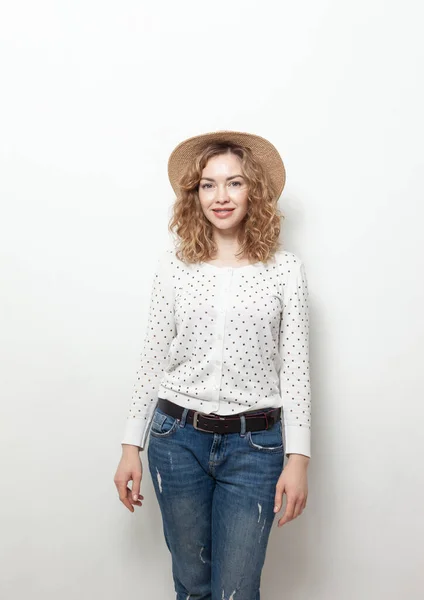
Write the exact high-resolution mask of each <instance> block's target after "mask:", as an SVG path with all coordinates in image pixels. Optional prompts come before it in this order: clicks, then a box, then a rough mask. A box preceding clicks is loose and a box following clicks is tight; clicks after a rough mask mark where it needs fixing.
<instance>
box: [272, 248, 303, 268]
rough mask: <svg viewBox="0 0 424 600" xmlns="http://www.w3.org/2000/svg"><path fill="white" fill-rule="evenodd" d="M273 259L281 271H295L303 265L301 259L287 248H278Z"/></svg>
mask: <svg viewBox="0 0 424 600" xmlns="http://www.w3.org/2000/svg"><path fill="white" fill-rule="evenodd" d="M275 260H276V263H277V265H278V267H279V269H280V271H281V272H284V273H288V274H289V273H291V272H294V273H297V272H299V270H300V269H301V268H302V266H303V261H302V259H301V258H300V257H299V256H298V255H297V254H294V253H293V252H289V251H288V250H278V251H277V252H276V253H275Z"/></svg>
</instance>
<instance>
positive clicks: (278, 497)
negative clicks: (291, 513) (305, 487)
mask: <svg viewBox="0 0 424 600" xmlns="http://www.w3.org/2000/svg"><path fill="white" fill-rule="evenodd" d="M283 492H284V485H278V484H277V485H276V487H275V498H274V513H276V512H278V511H279V510H281V507H282V506H283Z"/></svg>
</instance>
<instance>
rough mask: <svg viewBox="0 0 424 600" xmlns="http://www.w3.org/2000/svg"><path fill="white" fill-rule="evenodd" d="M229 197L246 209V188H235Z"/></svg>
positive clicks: (247, 195)
mask: <svg viewBox="0 0 424 600" xmlns="http://www.w3.org/2000/svg"><path fill="white" fill-rule="evenodd" d="M231 197H232V198H233V199H234V201H235V202H237V204H238V205H239V206H242V207H244V208H246V210H247V206H248V197H249V192H248V190H246V189H244V190H237V189H236V190H234V191H233V193H232V194H231Z"/></svg>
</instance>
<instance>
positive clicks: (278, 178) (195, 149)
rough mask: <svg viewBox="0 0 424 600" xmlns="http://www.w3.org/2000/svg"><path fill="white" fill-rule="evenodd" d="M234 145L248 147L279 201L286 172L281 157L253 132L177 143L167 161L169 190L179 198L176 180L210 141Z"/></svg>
mask: <svg viewBox="0 0 424 600" xmlns="http://www.w3.org/2000/svg"><path fill="white" fill-rule="evenodd" d="M226 141H229V142H234V143H236V144H241V145H243V146H247V147H248V148H250V150H251V151H252V153H253V156H254V157H255V158H256V160H258V161H259V162H260V163H261V165H262V166H263V167H264V168H265V169H266V170H267V172H268V173H269V176H270V178H271V181H272V184H273V187H274V189H275V191H276V198H279V197H280V195H281V192H282V191H283V189H284V185H285V182H286V170H285V168H284V163H283V161H282V158H281V156H280V154H279V152H278V150H277V149H276V148H275V146H274V145H273V144H271V142H269V141H268V140H266V139H265V138H263V137H261V136H259V135H255V134H253V133H245V132H241V131H213V132H210V133H203V134H201V135H196V136H194V137H191V138H188V139H186V140H184V141H183V142H181V143H180V144H178V146H176V147H175V148H174V150H173V151H172V153H171V155H170V157H169V160H168V177H169V181H170V183H171V186H172V189H173V190H174V192H175V194H176V195H177V196H178V195H179V192H180V189H179V181H180V178H181V176H182V175H183V174H184V173H185V171H186V168H187V166H188V165H189V164H191V162H192V161H193V160H194V158H195V157H196V156H197V155H198V154H199V152H201V151H202V149H203V148H204V146H205V145H206V144H208V143H209V142H226Z"/></svg>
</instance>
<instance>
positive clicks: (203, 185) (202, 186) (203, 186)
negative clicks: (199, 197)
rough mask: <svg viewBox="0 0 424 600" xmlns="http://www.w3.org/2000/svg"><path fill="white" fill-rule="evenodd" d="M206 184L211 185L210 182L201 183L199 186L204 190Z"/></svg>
mask: <svg viewBox="0 0 424 600" xmlns="http://www.w3.org/2000/svg"><path fill="white" fill-rule="evenodd" d="M208 186H210V187H211V184H210V183H202V185H201V186H200V187H201V188H202V190H204V189H205V188H206V187H208Z"/></svg>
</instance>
